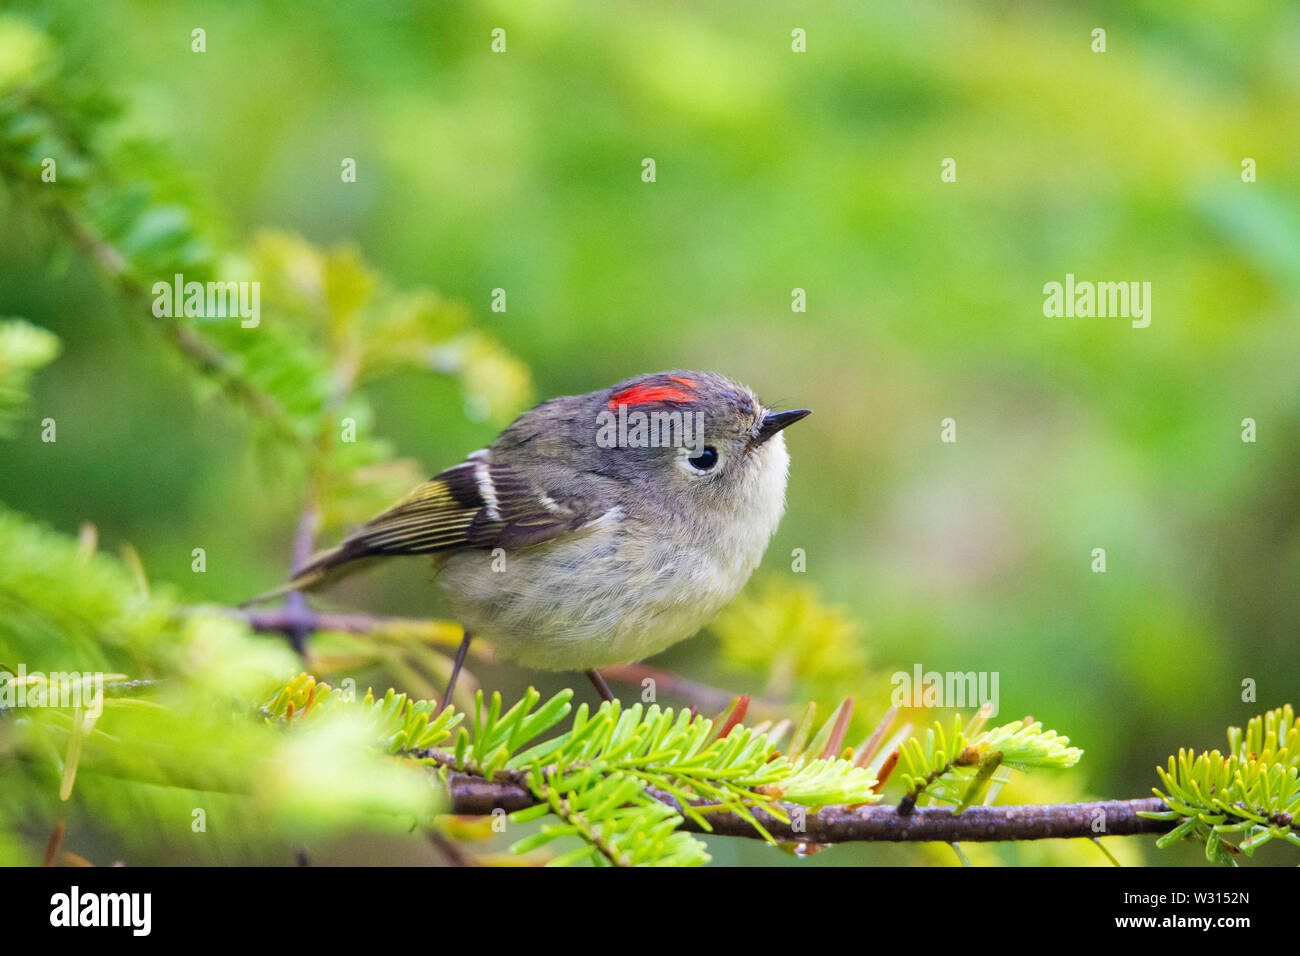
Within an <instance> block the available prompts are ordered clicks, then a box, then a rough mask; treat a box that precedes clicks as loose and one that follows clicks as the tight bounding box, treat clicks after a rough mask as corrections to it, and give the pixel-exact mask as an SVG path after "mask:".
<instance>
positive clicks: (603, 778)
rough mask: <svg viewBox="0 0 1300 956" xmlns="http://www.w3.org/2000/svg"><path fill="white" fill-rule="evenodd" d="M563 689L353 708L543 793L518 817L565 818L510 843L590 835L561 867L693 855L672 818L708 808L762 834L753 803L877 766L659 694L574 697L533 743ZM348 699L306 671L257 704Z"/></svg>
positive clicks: (414, 752)
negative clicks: (780, 742)
mask: <svg viewBox="0 0 1300 956" xmlns="http://www.w3.org/2000/svg"><path fill="white" fill-rule="evenodd" d="M572 696H573V693H572V691H568V690H566V691H562V692H561V693H559V694H556V695H555V696H554V697H552V698H551V699H550V700H548V701H546V702H545V703H541V695H540V694H538V693H537V691H535V690H533V689H532V688H529V690H528V692H527V694H526V695H525V696H524V698H523V699H522V700H520V701H518V702H517V703H515V705H514V706H512V707H511V708H509V709H508V710H506V711H505V712H504V713H503V712H502V700H501V695H500V694H499V693H493V694H492V696H491V698H490V700H489V701H487V702H486V705H485V702H484V700H483V695H482V693H481V692H480V693H479V695H478V698H477V701H476V707H475V714H476V716H475V717H474V718H473V719H472V720H469V721H465V722H464V723H462V722H461V716H462V715H458V714H455V713H454V712H453V711H452V709H451V708H446V709H444V710H442V711H441V712H440V713H436V716H435V707H434V705H433V704H431V703H429V702H427V701H420V702H411V701H408V700H407V699H406V698H405V696H404V695H401V694H394V693H393V692H392V691H390V692H389V693H388V694H387V695H386V696H385V697H384V698H383V699H382V700H380V701H375V700H374V699H373V697H371V696H370V695H367V697H366V699H365V700H364V701H363V702H362V705H361V706H362V708H363V709H368V710H369V711H370V717H371V719H372V720H374V721H375V722H376V727H377V735H378V736H380V737H382V738H383V739H384V741H385V743H386V746H387V748H388V750H389V752H391V753H406V754H408V755H409V756H412V757H415V758H417V759H420V760H423V761H427V762H430V763H433V764H436V765H438V766H440V767H442V768H443V769H444V771H447V770H454V771H457V772H459V773H465V774H471V775H474V776H476V777H481V778H483V779H485V780H495V781H498V782H500V781H506V782H518V783H520V784H521V785H524V786H526V787H527V788H528V789H529V790H530V791H531V792H532V794H533V796H534V797H535V798H536V799H537V801H538V804H537V806H535V807H532V808H529V809H527V810H523V811H519V812H517V813H516V814H514V819H515V821H516V822H519V823H525V822H529V821H532V820H535V819H539V818H540V817H543V816H546V815H547V814H553V815H554V816H555V817H557V818H558V819H559V821H560V822H559V823H554V824H550V823H548V824H545V825H543V826H542V828H541V829H540V830H539V831H538V832H537V833H536V834H534V835H532V836H530V837H527V838H525V839H523V840H521V841H518V842H517V843H516V844H515V846H514V849H515V851H516V852H519V853H523V852H526V851H529V850H533V849H536V848H538V847H541V846H544V845H546V844H549V843H551V842H552V841H554V840H557V839H560V838H562V837H578V838H580V839H581V840H583V841H584V843H585V845H584V846H583V847H581V848H579V849H577V850H574V851H571V852H566V853H563V854H561V855H559V856H557V857H556V858H555V859H554V860H552V863H554V864H556V865H567V864H571V863H576V862H580V861H587V860H590V861H592V862H595V863H612V864H617V865H621V866H631V865H640V864H654V865H660V866H663V865H698V864H701V863H705V862H707V861H708V859H709V857H708V853H707V852H706V850H705V847H704V844H703V843H702V842H700V841H699V840H698V839H696V838H695V837H692V836H690V835H689V834H687V833H684V832H680V831H679V830H678V829H677V828H678V826H679V825H680V824H681V823H682V822H683V821H684V819H685V818H686V817H689V818H690V819H691V820H692V821H694V822H695V823H696V824H697V825H698V826H700V827H701V828H703V829H704V830H706V831H708V830H710V829H711V826H710V824H709V819H708V817H709V814H711V813H719V812H726V813H734V814H737V815H739V816H740V817H742V818H743V819H745V820H747V821H749V822H750V824H751V825H752V826H753V827H754V829H755V831H756V832H757V833H758V834H759V835H761V836H762V837H764V838H765V839H767V840H768V841H769V842H770V841H771V836H770V835H769V834H768V833H767V831H766V830H765V829H764V828H763V827H762V825H761V824H760V823H759V821H758V820H757V819H756V818H755V816H754V810H755V809H761V810H763V811H766V812H767V813H770V814H771V815H772V816H773V817H775V818H776V819H778V820H781V821H783V822H789V816H788V813H787V810H786V808H785V806H784V804H797V805H802V806H806V807H813V808H816V807H820V806H825V805H828V804H842V803H871V802H874V801H876V800H878V799H879V795H878V794H876V793H875V792H874V791H873V789H872V788H873V787H874V786H875V783H876V779H875V776H874V775H873V774H872V773H871V772H870V771H868V770H865V769H863V768H861V767H858V766H855V765H854V764H853V763H851V762H850V761H847V760H842V759H821V758H812V757H811V756H809V755H806V754H805V755H794V756H792V755H789V754H781V753H779V752H778V751H777V749H776V746H775V744H774V743H773V740H772V739H771V738H770V737H769V735H767V734H764V733H761V732H759V731H757V730H753V729H749V728H746V727H744V726H741V725H735V726H732V727H731V728H730V729H729V730H728V731H727V732H726V733H725V734H723V733H722V731H723V730H724V729H725V724H724V725H719V724H718V723H716V722H715V721H712V720H709V719H708V718H704V717H693V716H692V715H691V714H690V713H689V712H688V711H674V710H672V709H671V708H666V709H661V708H659V707H658V706H656V705H651V706H650V707H648V708H643V707H642V706H641V705H640V704H636V705H634V706H632V707H630V708H627V709H624V708H623V707H622V706H621V705H620V704H619V703H617V702H606V703H604V704H602V705H601V706H600V707H599V708H598V709H597V710H596V711H595V712H594V713H590V712H589V711H588V708H587V705H586V704H582V705H580V706H579V707H578V709H577V711H576V713H575V714H574V717H573V722H572V726H571V727H570V728H569V729H568V730H567V731H565V732H563V733H561V734H558V735H556V736H553V737H550V738H549V739H546V740H543V741H541V742H540V743H533V741H535V740H536V738H538V737H539V736H541V735H543V734H547V733H548V732H550V731H552V730H554V729H556V728H557V727H558V725H559V723H560V722H561V721H562V720H564V718H565V717H567V716H568V715H569V713H570V705H569V701H570V699H571V698H572ZM344 703H345V697H344V695H342V694H341V693H340V692H339V691H338V690H337V689H336V688H330V687H329V686H328V685H326V684H322V683H317V682H315V681H314V680H312V679H311V678H308V677H306V675H303V676H302V677H299V678H298V679H296V680H295V681H292V682H290V683H289V684H288V685H286V686H285V687H284V688H282V689H281V690H280V691H279V692H278V693H277V694H276V695H275V697H274V698H273V700H272V701H271V702H269V703H268V704H267V705H266V707H265V708H264V709H265V711H266V712H267V713H268V715H270V716H273V717H278V718H282V719H283V720H285V721H286V722H293V723H299V722H301V721H303V720H304V719H309V718H308V717H307V715H312V714H321V713H328V712H330V711H331V710H332V709H334V708H335V707H337V706H340V705H342V704H344ZM539 704H540V706H539ZM832 719H833V718H832ZM529 744H532V745H531V746H529ZM664 796H667V797H671V798H672V799H673V800H674V801H675V802H676V806H677V809H674V808H673V807H672V806H670V805H669V804H667V803H666V802H665V801H664V799H663V797H664Z"/></svg>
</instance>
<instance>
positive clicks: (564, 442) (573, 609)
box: [266, 371, 811, 699]
mask: <svg viewBox="0 0 1300 956" xmlns="http://www.w3.org/2000/svg"><path fill="white" fill-rule="evenodd" d="M809 414H811V412H810V411H809V410H807V409H799V410H796V411H785V412H776V411H772V410H770V409H768V408H766V407H765V406H764V405H763V404H762V403H760V402H759V400H758V399H757V398H756V397H755V396H754V393H753V392H751V391H750V390H749V389H748V388H746V387H745V386H743V385H740V384H737V383H736V382H733V381H731V380H730V379H728V378H725V377H724V376H722V375H719V374H717V373H715V372H689V371H672V372H659V373H655V374H650V375H639V376H637V377H635V378H630V379H627V380H625V381H622V382H619V383H618V384H617V385H613V386H611V387H609V388H605V389H601V390H599V391H595V392H589V393H587V394H585V395H566V396H563V397H560V398H553V399H551V400H549V401H546V402H542V403H541V404H540V405H537V406H535V407H534V408H532V409H530V410H529V411H526V412H524V413H523V414H522V415H520V416H519V417H518V418H517V419H516V420H515V421H514V423H513V424H511V425H510V426H509V427H507V428H506V429H505V430H504V431H503V432H501V434H500V435H498V436H497V439H496V441H494V442H493V443H492V445H491V446H489V447H488V448H484V449H481V450H479V451H476V452H474V453H473V454H471V455H469V456H467V458H466V460H465V461H464V462H462V463H461V464H459V465H455V466H453V467H451V468H448V469H447V470H446V471H444V472H442V473H441V474H439V475H436V476H434V477H433V478H432V479H430V480H429V481H427V482H425V483H424V484H422V485H420V486H419V487H417V488H416V489H415V490H414V491H412V492H411V494H410V495H408V496H407V497H406V498H405V499H404V500H402V501H400V502H399V503H397V504H396V505H394V506H393V507H392V508H390V509H389V510H388V511H385V512H384V513H383V514H381V515H379V516H377V517H375V518H373V519H372V520H370V521H368V522H367V523H366V524H364V525H362V526H361V527H360V528H358V529H357V530H355V531H354V532H353V533H352V534H350V535H348V536H347V537H346V538H345V539H344V540H343V541H342V543H340V544H339V545H337V546H336V547H334V548H331V549H329V550H328V551H324V552H322V553H320V554H318V555H316V556H315V557H313V558H312V559H311V560H310V561H309V562H308V563H307V564H306V565H305V566H303V567H302V568H300V569H298V570H297V571H296V572H295V573H294V575H293V579H292V580H291V581H290V582H289V583H288V584H287V585H286V586H285V587H283V588H280V589H279V590H277V591H274V592H272V593H271V594H270V595H266V597H271V596H275V595H277V594H283V593H286V592H290V591H301V590H313V589H316V588H319V587H321V586H323V585H325V584H327V583H330V582H332V581H334V580H336V579H338V578H339V577H342V576H344V575H346V574H349V573H351V572H353V571H355V570H358V569H360V568H362V567H364V566H366V565H368V564H372V563H373V562H375V561H376V560H378V559H381V558H387V557H393V556H398V555H415V554H429V555H432V556H433V560H434V567H435V568H436V570H437V572H438V577H439V581H440V583H441V585H442V586H443V588H444V589H445V590H446V591H447V594H448V596H449V599H450V604H451V607H452V610H453V612H454V613H455V615H456V616H457V618H458V619H459V621H460V622H461V624H462V625H463V626H464V629H465V638H464V640H463V641H462V643H461V646H460V651H459V653H458V654H457V657H456V664H455V666H454V667H453V671H452V680H451V683H452V684H453V685H454V683H455V675H456V674H457V673H459V670H460V664H461V663H462V662H463V660H464V655H465V652H466V650H467V649H468V646H469V642H470V639H471V637H473V636H477V637H483V638H485V639H486V640H487V641H488V642H489V643H490V644H491V645H492V646H493V648H494V649H495V650H496V651H497V653H498V654H499V655H500V656H501V657H502V658H504V659H507V660H512V661H515V662H517V663H519V664H522V665H524V666H527V667H531V668H536V669H539V670H585V671H587V673H588V676H589V677H590V678H591V679H592V682H593V683H594V684H595V685H596V687H597V690H599V691H600V692H601V694H602V696H605V697H609V692H608V688H607V687H606V686H605V685H604V682H603V679H601V678H600V675H599V672H598V670H597V669H598V668H600V667H603V666H606V665H609V664H613V663H616V662H625V661H639V660H642V659H644V658H646V657H649V656H651V655H653V654H657V653H658V652H660V651H662V650H664V649H665V648H667V647H669V646H670V645H672V644H675V643H677V642H678V641H680V640H682V639H683V638H686V637H690V636H691V635H692V634H694V633H695V632H696V631H698V630H699V629H700V628H701V627H702V626H703V625H704V624H705V623H707V622H708V621H709V620H710V619H711V618H712V617H713V616H714V615H715V614H716V613H717V612H718V611H719V610H720V609H721V608H722V607H723V606H724V605H726V604H727V603H728V602H729V601H730V600H731V599H732V598H733V597H735V595H736V594H737V592H739V591H740V589H741V588H742V587H743V586H744V584H745V582H746V581H747V580H749V576H750V574H751V573H752V572H753V570H754V568H755V567H756V566H757V565H758V563H759V561H760V559H761V558H762V557H763V552H764V551H765V550H766V549H767V544H768V541H769V539H770V538H771V537H772V534H773V533H774V532H775V531H776V527H777V524H778V523H779V522H780V520H781V515H782V513H783V512H784V510H785V489H786V477H787V473H788V470H789V464H790V456H789V454H788V453H787V452H786V448H785V438H784V436H783V435H782V434H781V431H782V429H784V428H786V427H787V426H789V425H791V424H793V423H794V422H797V421H799V420H800V419H801V418H803V417H805V416H806V415H809ZM450 690H451V688H449V689H448V695H447V697H445V698H444V699H449V697H450Z"/></svg>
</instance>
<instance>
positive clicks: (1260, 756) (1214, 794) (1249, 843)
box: [1148, 704, 1300, 865]
mask: <svg viewBox="0 0 1300 956" xmlns="http://www.w3.org/2000/svg"><path fill="white" fill-rule="evenodd" d="M1156 772H1157V773H1158V774H1159V775H1160V782H1161V783H1162V784H1163V786H1164V789H1163V790H1161V789H1159V788H1157V789H1156V790H1155V794H1156V796H1158V797H1160V799H1161V800H1163V801H1164V802H1165V805H1166V806H1167V807H1169V809H1168V810H1167V811H1164V812H1161V813H1154V814H1148V815H1149V816H1152V817H1155V818H1157V819H1162V820H1177V821H1178V825H1177V826H1176V827H1175V828H1174V829H1172V830H1170V831H1169V832H1168V833H1166V834H1165V835H1164V836H1162V837H1161V838H1160V839H1159V841H1157V842H1158V845H1159V846H1161V847H1167V846H1171V845H1172V844H1174V843H1176V842H1178V841H1179V840H1183V839H1190V840H1197V841H1199V842H1201V843H1203V844H1204V846H1205V857H1206V859H1207V860H1210V861H1211V862H1216V863H1223V864H1227V865H1235V864H1236V862H1237V861H1236V857H1238V856H1239V855H1241V854H1243V853H1244V854H1245V855H1246V856H1250V855H1252V854H1253V853H1254V852H1255V851H1256V850H1257V849H1259V848H1260V847H1261V846H1264V845H1265V844H1266V843H1269V842H1270V841H1272V840H1285V841H1287V842H1288V843H1291V844H1293V845H1295V846H1300V829H1298V828H1297V824H1296V817H1295V815H1296V812H1297V811H1298V810H1300V780H1297V778H1298V777H1300V718H1297V717H1296V715H1295V712H1294V710H1293V709H1292V707H1291V705H1290V704H1287V705H1285V706H1283V707H1278V708H1276V709H1274V710H1270V711H1268V712H1267V713H1264V714H1262V715H1260V716H1258V717H1252V718H1251V720H1250V722H1249V723H1247V725H1246V729H1245V732H1244V733H1243V731H1242V729H1241V728H1240V727H1230V728H1228V750H1227V753H1226V754H1224V753H1221V752H1219V751H1218V750H1213V751H1210V752H1209V753H1199V754H1198V753H1194V752H1193V751H1190V750H1182V749H1180V750H1179V751H1178V756H1177V757H1170V758H1169V764H1168V766H1166V767H1157V768H1156ZM1233 840H1235V841H1236V842H1233Z"/></svg>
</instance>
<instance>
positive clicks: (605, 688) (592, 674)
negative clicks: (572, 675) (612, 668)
mask: <svg viewBox="0 0 1300 956" xmlns="http://www.w3.org/2000/svg"><path fill="white" fill-rule="evenodd" d="M587 680H589V681H591V686H592V687H594V688H596V693H597V694H599V695H600V699H601V700H613V699H614V695H613V694H611V693H610V692H609V685H608V684H606V683H605V678H603V677H601V676H600V671H598V670H596V669H595V668H594V667H593V668H592V669H591V670H589V671H587Z"/></svg>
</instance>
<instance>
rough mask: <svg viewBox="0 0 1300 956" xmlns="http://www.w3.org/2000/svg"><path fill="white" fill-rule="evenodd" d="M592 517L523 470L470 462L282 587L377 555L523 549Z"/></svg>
mask: <svg viewBox="0 0 1300 956" xmlns="http://www.w3.org/2000/svg"><path fill="white" fill-rule="evenodd" d="M587 520H589V516H588V515H586V514H584V513H581V512H580V511H579V510H577V509H574V508H572V507H571V506H568V505H566V504H563V503H558V502H556V501H554V500H553V499H551V498H550V497H549V496H547V495H546V493H545V492H543V491H542V490H540V489H537V488H535V487H533V485H532V483H531V482H529V481H528V480H527V478H525V477H524V476H523V475H521V474H520V473H519V472H517V471H516V470H514V469H512V468H509V467H508V466H505V465H498V464H491V463H489V462H488V461H486V460H482V459H471V460H469V461H466V462H464V463H463V464H460V465H456V466H455V467H453V468H448V469H447V470H446V471H444V472H442V473H441V474H439V475H436V476H434V477H433V478H431V479H430V480H429V481H426V482H425V483H424V484H422V485H420V486H419V487H418V488H416V489H415V490H414V491H412V492H411V493H410V494H409V495H408V496H407V497H406V498H405V499H403V500H402V501H400V502H398V503H397V504H396V505H394V506H393V507H392V508H390V509H388V510H387V511H385V512H384V513H383V514H381V515H379V516H377V517H375V518H372V519H371V520H370V521H368V522H366V523H365V524H364V525H362V526H361V527H360V528H358V529H357V530H356V531H354V532H353V533H352V534H350V535H348V537H347V538H346V539H344V541H343V542H342V543H341V544H339V545H338V546H337V547H335V548H331V549H330V550H329V551H326V552H323V553H322V554H319V555H317V556H316V557H314V558H313V559H312V560H311V561H310V562H308V563H307V564H306V565H305V566H304V567H302V568H301V569H299V570H298V571H297V572H296V573H295V574H294V576H293V580H292V581H291V582H289V584H288V585H286V586H285V588H283V589H282V591H296V590H303V589H308V588H312V587H316V586H318V585H320V584H323V583H325V582H326V581H328V580H333V579H334V578H336V577H339V576H340V575H339V573H338V572H339V571H340V570H341V569H344V566H345V565H352V564H353V563H354V562H366V563H368V562H367V561H366V559H370V558H376V557H384V556H391V555H405V554H433V553H436V552H439V551H448V550H452V549H455V548H496V547H503V548H518V547H524V546H526V545H530V544H537V543H539V542H541V541H546V540H547V539H549V538H553V537H555V536H556V535H559V534H562V533H564V532H565V531H569V530H571V529H573V528H577V527H578V526H580V525H581V524H583V523H584V522H586V521H587ZM358 567H359V565H358ZM346 570H348V571H350V570H352V568H348V569H346ZM273 593H275V592H273ZM268 596H270V595H268Z"/></svg>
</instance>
